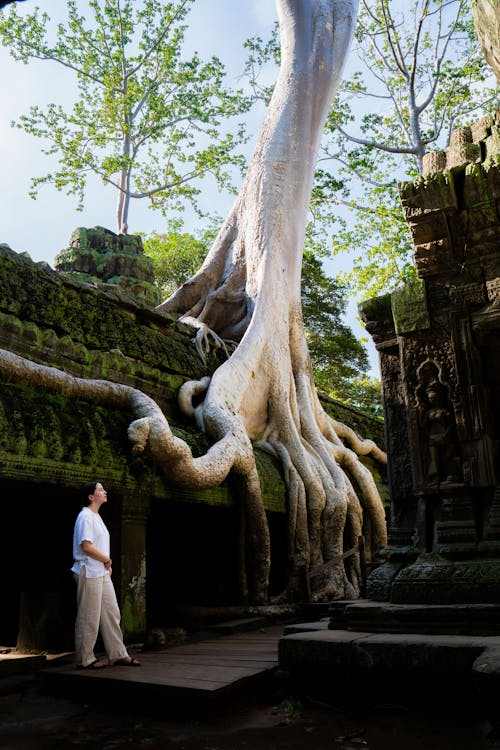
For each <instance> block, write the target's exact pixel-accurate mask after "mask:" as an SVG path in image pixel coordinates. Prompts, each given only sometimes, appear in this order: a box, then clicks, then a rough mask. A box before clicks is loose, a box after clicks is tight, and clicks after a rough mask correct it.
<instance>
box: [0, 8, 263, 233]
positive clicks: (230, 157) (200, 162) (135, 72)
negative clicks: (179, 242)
mask: <svg viewBox="0 0 500 750" xmlns="http://www.w3.org/2000/svg"><path fill="white" fill-rule="evenodd" d="M193 2H194V0H170V1H169V2H162V1H161V0H107V1H106V2H102V0H88V2H87V6H88V10H89V11H90V12H91V13H92V17H93V18H92V21H89V22H87V21H86V19H85V16H84V15H82V13H81V11H82V5H83V4H82V3H81V2H79V1H77V0H67V2H66V3H65V5H66V8H67V23H66V24H59V25H58V26H57V28H56V30H55V36H56V40H55V42H53V41H52V37H53V32H54V27H53V25H51V24H50V19H49V17H48V16H47V14H46V13H41V14H40V12H39V9H38V8H35V10H34V11H33V13H31V14H29V15H26V16H22V15H20V14H19V12H18V11H17V9H16V8H15V6H14V7H13V8H12V9H11V10H10V12H9V13H4V14H2V16H0V41H1V43H2V44H3V45H4V46H6V47H7V48H8V49H9V51H10V53H11V55H12V56H13V57H14V58H15V59H16V60H20V61H22V62H24V63H27V62H29V61H30V60H44V61H47V62H53V63H57V64H58V65H60V66H63V67H65V68H66V69H67V70H68V71H70V72H71V73H72V74H73V75H74V76H75V82H76V88H77V91H78V96H77V99H76V101H75V104H74V105H73V108H72V110H71V111H66V110H65V109H64V107H62V106H60V105H57V104H54V103H52V104H49V105H48V107H47V108H45V109H42V108H40V107H38V106H32V107H31V108H30V111H29V114H26V115H23V116H21V117H20V119H19V120H18V122H17V127H19V128H21V129H23V130H25V131H26V132H27V133H30V134H31V135H34V136H36V137H39V138H42V139H43V141H44V143H46V144H48V145H47V146H44V147H43V149H42V150H43V152H44V153H46V154H48V155H57V157H58V160H59V165H58V168H57V169H56V170H55V171H54V172H50V173H49V174H46V175H44V176H41V177H36V178H34V179H33V181H32V190H31V195H32V197H36V194H37V191H38V189H39V188H40V186H42V185H44V184H52V185H53V186H54V187H55V188H57V190H63V191H65V192H66V193H67V194H69V195H75V196H76V197H77V199H78V207H79V208H80V209H81V208H82V206H83V202H84V197H85V189H86V184H87V177H88V176H89V175H90V174H95V175H97V176H98V177H100V178H101V179H102V181H103V182H104V184H105V185H110V186H112V187H113V188H114V189H115V190H116V191H117V208H116V221H117V231H118V232H119V233H123V234H126V233H127V230H128V222H129V210H130V202H131V201H132V200H136V199H147V200H148V201H149V203H150V205H151V207H152V208H156V209H159V210H161V211H162V212H163V213H164V214H165V213H166V212H167V211H169V210H172V209H177V210H182V209H183V208H184V206H185V204H186V203H190V204H192V205H194V206H195V207H197V195H198V194H199V192H200V180H201V179H202V178H205V177H207V176H208V175H211V176H212V177H213V178H214V179H215V181H216V184H217V185H218V186H219V187H220V188H229V189H232V181H231V179H232V178H231V173H232V171H233V170H234V167H237V168H242V167H243V165H244V159H243V157H242V156H241V155H240V154H238V153H237V149H238V147H239V146H240V145H241V144H242V143H243V142H244V141H245V135H244V127H243V125H241V124H238V123H236V124H235V123H234V122H232V124H231V127H230V129H229V127H228V119H231V118H234V117H235V116H237V115H240V114H242V113H244V112H246V111H247V110H248V108H249V106H250V100H249V99H248V98H246V97H244V96H243V95H242V92H241V91H231V90H230V89H228V88H227V87H226V86H225V84H224V76H225V71H224V66H223V65H222V63H221V62H220V60H218V59H217V58H216V57H212V58H211V59H210V60H208V61H207V62H203V61H202V60H201V59H200V57H199V56H198V55H197V54H194V55H193V56H192V57H190V58H184V57H183V53H182V49H183V40H184V34H185V31H186V25H185V24H184V21H185V19H186V16H187V14H188V11H189V8H190V6H191V5H192V4H193Z"/></svg>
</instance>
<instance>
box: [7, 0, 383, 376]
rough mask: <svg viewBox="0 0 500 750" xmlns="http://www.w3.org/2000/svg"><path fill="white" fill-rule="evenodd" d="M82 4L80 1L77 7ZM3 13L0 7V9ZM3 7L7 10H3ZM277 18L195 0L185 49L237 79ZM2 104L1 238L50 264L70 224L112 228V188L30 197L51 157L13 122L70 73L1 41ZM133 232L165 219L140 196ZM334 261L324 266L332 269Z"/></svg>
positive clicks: (55, 12) (55, 10)
mask: <svg viewBox="0 0 500 750" xmlns="http://www.w3.org/2000/svg"><path fill="white" fill-rule="evenodd" d="M37 4H38V5H40V6H41V7H42V8H43V10H44V11H45V12H47V13H48V15H49V16H50V18H51V20H52V22H53V23H54V26H55V25H56V24H57V23H58V22H60V21H63V20H64V18H65V14H64V7H65V3H64V2H63V0H44V2H38V3H36V2H34V0H27V2H24V3H20V4H19V5H18V6H17V7H18V10H19V12H21V13H28V12H32V10H33V8H34V7H35V6H36V5H37ZM84 5H85V4H84V3H82V9H83V6H84ZM0 12H2V11H0ZM3 12H5V11H3ZM275 20H276V12H275V8H274V3H273V2H272V0H246V1H245V2H241V3H239V2H231V0H229V1H228V0H197V2H196V3H195V5H194V7H193V10H192V11H191V12H190V14H189V17H188V22H189V32H188V35H187V40H188V46H189V48H190V51H194V50H197V51H198V52H199V53H200V55H201V56H202V57H208V56H209V55H213V54H215V55H217V56H218V57H220V58H221V59H222V61H223V62H224V63H225V64H226V67H227V70H228V76H229V82H230V83H232V84H233V85H235V86H237V85H241V81H239V76H240V75H241V73H242V70H243V60H244V54H243V50H242V45H243V42H244V40H245V39H247V38H248V37H250V36H267V35H268V34H269V32H270V30H271V28H272V26H273V23H274V22H275ZM0 70H1V81H2V85H1V104H0V164H1V167H2V179H1V180H0V243H7V244H8V245H9V246H10V247H11V248H12V249H13V250H15V251H16V252H24V251H27V252H28V253H29V254H30V256H31V257H32V258H33V260H35V261H41V260H43V261H47V262H48V263H50V264H51V265H53V261H54V257H55V256H56V254H57V253H58V252H59V251H60V250H61V249H63V248H64V247H66V246H67V244H68V241H69V238H70V236H71V233H72V232H73V230H74V229H75V228H76V227H78V226H84V227H93V226H97V225H100V226H106V227H108V228H110V229H113V230H114V229H115V202H116V198H115V193H114V190H112V189H111V188H109V187H108V188H105V187H104V186H103V185H102V182H101V181H100V180H97V178H95V179H90V180H89V182H88V189H87V193H86V201H85V209H84V211H83V212H78V211H76V201H75V199H74V197H72V196H66V195H65V194H64V193H62V192H58V191H56V190H55V189H54V188H52V187H50V186H45V187H43V188H42V189H41V191H40V192H39V195H38V198H37V200H35V201H34V200H32V199H31V198H30V197H29V196H28V191H29V186H30V180H31V178H32V177H35V176H39V175H43V174H46V173H47V172H48V171H49V170H50V169H51V165H52V166H53V165H55V161H52V162H51V161H50V159H49V158H48V157H46V156H44V155H43V154H42V153H41V151H40V149H41V142H40V141H39V140H38V139H35V138H33V137H31V136H28V135H27V134H25V133H24V132H23V131H21V130H19V129H16V128H12V127H11V121H12V120H13V119H15V118H18V117H19V115H21V114H23V113H27V112H28V110H29V107H30V105H34V104H39V105H40V106H43V105H45V104H47V103H48V102H56V103H60V104H62V105H65V104H68V105H69V104H71V102H72V101H73V87H74V77H73V75H72V74H71V73H70V72H69V71H66V70H65V69H63V68H62V67H61V66H58V65H57V64H56V63H50V62H30V63H29V65H23V64H22V63H18V62H15V61H13V60H12V58H11V57H10V56H9V54H8V52H7V50H6V49H4V48H0ZM261 117H262V114H261V113H256V114H255V116H254V118H255V119H254V122H253V123H252V128H253V129H254V130H255V134H256V133H257V131H258V127H259V124H260V121H261ZM210 197H211V199H213V203H214V205H212V206H211V207H210V208H211V210H213V211H216V212H217V213H219V214H220V215H222V216H224V215H225V213H226V212H227V210H228V209H229V207H230V205H231V203H232V200H233V198H231V197H229V196H227V197H224V196H220V195H217V193H214V191H213V190H212V192H211V196H210ZM131 219H132V221H131V227H130V230H131V231H132V232H133V231H144V232H150V231H153V230H155V231H161V230H162V229H163V228H164V226H165V220H164V219H163V218H162V216H161V214H159V213H158V212H155V211H152V210H150V209H148V207H147V202H146V201H136V202H135V204H134V206H133V208H132V209H131ZM333 268H334V266H333V261H332V262H330V263H328V262H327V264H326V270H327V271H328V272H330V273H333ZM347 322H348V324H349V325H350V326H351V327H352V328H353V330H354V332H355V334H356V335H357V336H358V337H361V336H362V337H364V338H368V339H369V336H367V334H366V332H365V331H364V330H363V329H362V327H361V326H360V325H359V324H358V322H357V320H356V305H355V303H354V302H353V301H351V302H350V303H349V311H348V315H347ZM368 343H369V345H368V348H369V355H370V362H371V367H372V371H373V374H374V375H377V376H378V355H377V353H376V352H375V349H374V347H373V344H372V343H371V341H369V342H368Z"/></svg>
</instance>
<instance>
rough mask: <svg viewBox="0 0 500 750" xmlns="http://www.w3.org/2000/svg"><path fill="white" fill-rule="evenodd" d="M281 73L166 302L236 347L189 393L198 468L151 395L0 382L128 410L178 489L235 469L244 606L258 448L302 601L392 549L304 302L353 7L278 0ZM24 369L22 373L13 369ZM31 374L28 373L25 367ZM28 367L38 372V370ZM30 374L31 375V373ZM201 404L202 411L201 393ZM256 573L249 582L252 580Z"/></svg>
mask: <svg viewBox="0 0 500 750" xmlns="http://www.w3.org/2000/svg"><path fill="white" fill-rule="evenodd" d="M277 6H278V12H279V22H280V33H281V44H282V65H281V70H280V74H279V79H278V82H277V84H276V87H275V91H274V94H273V97H272V100H271V103H270V106H269V109H268V112H267V115H266V118H265V121H264V124H263V127H262V131H261V134H260V137H259V140H258V143H257V146H256V149H255V153H254V155H253V158H252V161H251V164H250V167H249V170H248V174H247V177H246V179H245V181H244V183H243V187H242V189H241V192H240V195H239V197H238V199H237V200H236V202H235V204H234V206H233V208H232V210H231V212H230V214H229V216H228V218H227V220H226V222H225V223H224V225H223V227H222V229H221V231H220V233H219V235H218V237H217V239H216V241H215V243H214V245H213V247H212V249H211V251H210V253H209V254H208V256H207V258H206V260H205V263H204V264H203V266H202V267H201V269H200V270H199V271H198V273H197V274H196V275H195V276H194V277H193V278H192V279H191V280H190V281H188V282H187V283H186V284H184V285H183V286H182V287H181V288H180V289H179V290H178V291H177V292H176V293H175V294H174V295H173V296H172V297H171V298H170V299H169V300H167V301H166V302H164V303H163V304H162V305H160V309H161V310H164V311H168V312H178V311H187V312H184V314H183V316H182V319H183V320H185V321H186V322H189V323H191V324H192V325H193V326H194V327H195V328H197V329H198V333H197V344H198V346H199V349H200V351H203V349H204V348H205V347H206V346H207V345H208V342H209V340H210V339H213V340H214V341H215V342H216V343H219V344H220V343H225V345H226V344H227V342H228V341H229V342H232V343H230V344H228V346H232V347H233V348H234V351H233V352H232V354H231V356H230V357H229V358H228V359H227V361H226V362H225V363H224V364H223V365H222V366H221V367H220V368H219V369H218V370H217V371H216V372H215V373H214V375H213V377H212V379H211V381H210V380H209V379H208V378H207V379H204V380H203V381H201V382H200V383H188V384H186V385H185V386H184V387H183V388H182V389H181V393H180V403H181V406H182V408H183V410H184V412H185V413H186V414H189V415H192V416H193V418H194V419H196V421H197V423H198V425H199V426H200V427H202V428H203V429H204V430H205V431H206V432H207V433H208V434H209V436H210V437H211V439H212V440H213V445H212V447H211V448H210V449H209V451H208V452H207V453H206V455H204V456H201V457H199V458H193V457H192V454H191V452H190V450H189V448H188V446H187V445H186V444H185V443H184V442H183V441H182V440H179V439H178V438H175V437H174V436H173V435H172V433H171V431H170V429H169V426H168V423H167V421H166V420H165V418H164V416H163V415H162V413H161V412H160V410H159V408H158V407H157V406H156V404H155V403H154V402H153V401H151V399H149V398H147V397H146V396H144V394H141V393H139V392H138V391H134V390H133V389H130V388H126V387H125V386H119V385H113V384H106V383H104V382H103V381H78V380H77V379H75V378H69V377H68V376H64V375H63V374H61V373H57V374H56V375H53V376H52V378H51V377H49V375H48V374H47V373H48V368H40V367H39V366H36V365H32V364H31V363H28V364H26V363H25V362H24V361H20V360H19V361H18V359H16V360H15V362H14V364H13V361H14V360H13V359H12V356H11V357H10V363H9V358H8V357H7V359H6V358H5V357H4V358H2V356H1V355H0V372H2V370H4V371H5V372H11V373H12V372H15V371H16V370H15V368H17V369H18V371H19V372H21V371H22V372H23V373H24V374H23V375H22V377H23V379H31V380H32V382H34V383H35V384H44V385H45V386H47V387H50V388H55V389H58V388H66V389H68V388H69V389H71V392H73V393H75V395H79V396H80V397H82V396H83V395H85V396H86V397H90V396H92V397H93V398H96V399H98V400H99V401H100V402H101V403H109V402H111V403H115V402H116V401H117V400H118V401H119V402H123V403H126V404H127V405H128V407H129V408H132V409H133V411H134V413H135V414H136V416H137V419H136V420H135V421H134V422H133V423H132V424H131V425H130V427H129V437H130V439H131V441H132V442H133V444H134V450H135V451H141V450H144V449H146V448H147V449H148V450H149V451H150V453H151V455H152V456H153V458H154V460H155V461H157V462H158V463H159V464H160V465H161V466H162V467H163V469H164V471H165V474H166V475H167V476H168V477H169V478H171V479H172V480H173V481H175V482H178V483H180V484H183V485H190V486H194V487H207V486H211V485H215V484H218V483H220V482H221V481H222V480H223V479H224V478H225V477H226V476H227V475H228V473H229V472H230V471H232V472H233V474H235V475H236V476H237V477H239V479H240V482H241V492H240V493H239V495H240V497H241V502H242V503H243V504H244V510H245V524H244V530H245V542H246V547H247V554H246V555H242V559H246V561H247V562H248V571H247V570H246V569H243V570H242V576H241V589H242V592H241V593H242V595H243V597H246V596H247V594H248V593H249V595H250V596H249V598H250V599H251V600H252V601H254V602H264V601H266V600H267V598H268V582H269V568H270V541H269V530H268V526H267V520H266V514H265V510H264V506H263V502H262V496H261V489H260V484H259V477H258V474H257V470H256V466H255V460H254V453H253V443H256V442H258V443H259V444H260V445H261V446H263V447H264V448H265V449H266V450H268V451H269V452H270V453H272V454H273V455H275V456H276V457H277V458H278V459H279V461H280V462H281V464H282V466H283V470H284V476H285V480H286V482H287V486H288V495H289V543H290V568H291V575H290V581H289V585H288V588H287V591H286V592H285V595H286V597H287V598H292V597H294V596H299V595H300V594H301V593H302V592H301V587H302V582H303V575H302V574H303V572H304V571H305V570H307V569H308V568H310V567H311V566H316V565H319V564H321V563H323V562H327V561H329V560H333V559H334V558H336V557H337V556H338V555H340V554H341V553H342V551H343V547H344V543H345V544H347V546H349V547H351V546H353V543H354V542H355V541H356V540H357V538H358V536H359V535H360V534H361V532H362V530H363V513H364V512H366V514H367V516H368V517H369V519H370V526H371V536H372V541H373V544H374V546H375V547H378V546H381V545H383V544H385V542H386V527H385V517H384V510H383V506H382V503H381V501H380V498H379V495H378V492H377V490H376V487H375V484H374V481H373V478H372V476H371V474H370V472H369V471H368V470H367V469H366V468H365V467H364V465H363V464H362V463H361V462H360V460H359V458H358V455H359V454H366V453H369V452H371V453H373V454H374V455H375V456H376V457H378V458H379V459H383V454H382V453H381V452H380V451H379V450H378V449H377V447H376V446H375V445H374V444H373V443H372V442H371V441H360V440H359V439H358V438H357V436H356V435H355V434H354V433H353V432H352V431H351V430H349V429H348V428H346V427H345V426H344V425H340V424H338V423H336V422H334V421H333V420H332V419H331V418H330V417H329V416H328V415H327V414H326V413H325V412H324V411H323V409H322V407H321V405H320V403H319V400H318V397H317V394H316V390H315V388H314V383H313V378H312V370H311V364H310V360H309V354H308V350H307V345H306V341H305V335H304V329H303V324H302V316H301V304H300V273H301V263H302V246H303V241H304V231H305V222H306V215H307V207H308V201H309V195H310V190H311V185H312V180H313V175H314V168H315V163H316V157H317V151H318V146H319V139H320V137H321V132H322V128H323V124H324V120H325V117H326V115H327V112H328V108H329V105H330V102H331V99H332V97H333V93H334V90H335V87H336V85H337V84H338V81H339V78H340V75H341V71H342V67H343V64H344V60H345V57H346V55H347V51H348V47H349V44H350V41H351V37H352V32H353V27H354V22H355V16H356V10H357V0H277ZM13 368H14V369H13ZM26 368H28V369H26ZM30 368H31V369H30ZM28 370H29V371H30V374H27V373H28ZM200 392H201V393H203V392H204V394H205V395H204V399H203V401H202V403H201V404H199V405H198V406H197V407H196V408H194V407H193V406H192V396H193V394H194V393H196V394H197V397H198V398H199V394H200ZM247 572H248V574H249V575H248V580H247ZM359 575H360V567H359V561H356V560H355V561H354V564H350V565H349V568H348V569H347V571H346V568H345V567H344V564H343V563H342V562H337V563H336V564H334V565H333V566H332V567H331V568H330V569H329V570H328V571H327V572H325V573H324V574H323V576H322V577H315V578H314V579H313V582H314V584H315V588H314V591H313V595H314V597H315V598H323V597H326V596H330V597H336V598H343V597H354V596H356V595H357V594H358V593H359V583H360V580H359Z"/></svg>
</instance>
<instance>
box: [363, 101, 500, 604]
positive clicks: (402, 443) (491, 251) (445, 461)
mask: <svg viewBox="0 0 500 750" xmlns="http://www.w3.org/2000/svg"><path fill="white" fill-rule="evenodd" d="M498 118H499V114H498V113H495V114H494V115H492V116H489V117H487V118H483V120H481V121H480V122H479V123H478V124H477V125H476V126H474V127H472V128H461V129H459V130H458V131H456V132H455V133H454V134H453V137H452V139H451V142H450V146H449V148H448V149H446V151H445V152H443V153H442V154H440V155H436V156H435V157H432V158H431V157H430V156H429V158H428V159H426V164H427V167H428V168H429V169H430V167H431V166H432V167H433V169H434V168H435V169H438V168H440V169H441V170H442V171H440V172H432V173H429V174H426V176H424V177H423V178H420V179H418V180H417V181H416V182H415V183H412V184H404V185H402V186H401V199H402V203H403V209H404V211H405V215H406V218H407V221H408V224H409V227H410V230H411V232H412V236H413V242H414V251H415V261H416V268H417V273H418V276H419V279H418V280H417V282H411V283H410V284H408V285H407V287H405V288H403V289H401V290H398V292H396V293H395V294H393V295H392V299H391V317H392V326H391V321H389V320H387V317H388V315H387V309H388V304H387V299H386V298H381V299H380V300H375V301H370V302H368V303H365V304H364V305H363V309H364V315H365V320H366V322H367V329H368V331H369V332H370V333H372V335H373V338H374V341H375V344H376V346H377V348H378V350H379V352H380V356H381V369H382V382H383V389H384V410H385V417H386V419H385V421H386V429H387V435H388V438H387V452H388V458H389V467H388V473H389V488H390V494H391V521H390V528H389V548H388V550H386V551H385V559H386V561H387V562H386V563H385V564H384V565H383V566H382V567H381V568H379V569H378V570H377V571H375V572H374V573H372V576H371V578H370V579H369V581H368V584H367V591H368V594H369V596H372V597H373V598H377V599H383V598H384V597H386V598H387V599H388V600H390V601H391V602H393V603H406V602H413V603H419V602H421V603H428V604H436V605H437V604H439V603H443V602H448V603H450V604H451V603H468V602H469V603H472V602H474V603H480V602H489V603H496V602H500V588H499V587H498V586H497V585H496V583H495V581H496V580H497V579H500V567H499V562H500V560H499V556H500V522H499V521H498V519H499V518H500V515H499V513H500V511H499V510H498V507H497V506H499V501H498V488H499V486H500V475H499V468H498V460H497V457H496V454H497V446H498V441H499V439H500V434H499V431H498V430H499V425H500V412H499V409H500V393H499V385H498V384H499V382H500V366H499V365H498V362H499V361H500V357H499V353H500V350H499V346H500V316H499V314H498V300H499V299H500V292H499V291H498V290H500V203H499V200H498V198H499V195H500V192H499V191H500V171H499V169H498V162H499V158H500V141H498V140H497V136H498V133H499V132H500V131H499V119H498ZM443 155H444V156H443ZM443 158H446V164H445V165H443ZM381 321H383V322H381ZM499 507H500V506H499ZM416 558H417V559H416ZM401 563H403V567H402V568H401V570H400V571H396V569H397V566H398V565H400V564H401ZM395 571H396V573H395ZM394 573H395V575H394Z"/></svg>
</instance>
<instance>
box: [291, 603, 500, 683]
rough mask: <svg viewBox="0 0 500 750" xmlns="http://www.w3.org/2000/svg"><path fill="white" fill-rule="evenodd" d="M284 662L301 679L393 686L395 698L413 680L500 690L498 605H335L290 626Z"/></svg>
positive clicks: (414, 681) (415, 681) (293, 675)
mask: <svg viewBox="0 0 500 750" xmlns="http://www.w3.org/2000/svg"><path fill="white" fill-rule="evenodd" d="M342 606H343V608H344V611H343V615H342V616H341V615H340V612H341V610H342ZM429 610H432V611H429ZM495 618H496V632H494V631H495V627H494V624H493V623H494V620H495ZM332 621H333V622H334V623H335V622H337V623H338V625H337V626H336V625H332ZM446 628H448V630H451V631H452V632H445V631H446ZM419 631H420V632H419ZM481 631H482V632H481ZM279 665H280V668H281V669H282V670H285V671H287V672H289V673H290V674H291V676H292V677H295V678H297V679H300V680H301V681H307V680H311V682H314V683H318V682H321V683H323V684H325V683H326V684H329V685H331V686H332V687H334V686H338V685H342V686H343V685H345V684H347V683H350V684H353V685H364V686H366V688H367V689H368V690H373V689H374V688H377V687H380V688H382V687H383V688H384V689H385V688H387V687H389V688H390V689H391V690H392V691H393V692H394V690H395V691H396V697H397V692H398V691H399V690H401V689H404V690H408V689H411V687H412V686H413V687H415V688H416V689H417V690H421V689H422V686H425V688H426V690H429V692H430V691H431V690H432V691H438V692H439V690H440V689H441V687H442V686H444V685H446V686H447V688H450V687H451V688H452V691H453V689H455V690H459V691H462V692H463V690H466V691H468V692H470V694H471V695H472V694H473V693H483V694H488V695H498V694H499V693H500V633H499V626H498V607H497V605H483V606H479V605H474V606H472V605H470V606H467V605H463V606H460V605H459V606H457V607H455V608H453V607H450V606H448V607H446V606H443V607H439V606H437V605H436V606H434V607H426V606H418V605H416V606H415V605H411V606H407V607H405V606H403V605H400V606H395V605H390V604H385V603H381V602H372V601H365V602H350V603H347V602H344V603H340V602H339V603H335V606H333V607H332V615H331V618H323V619H321V620H317V621H315V622H305V623H299V624H295V625H289V626H287V627H286V629H285V633H284V636H283V637H282V638H281V640H280V643H279ZM403 686H404V687H403Z"/></svg>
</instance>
